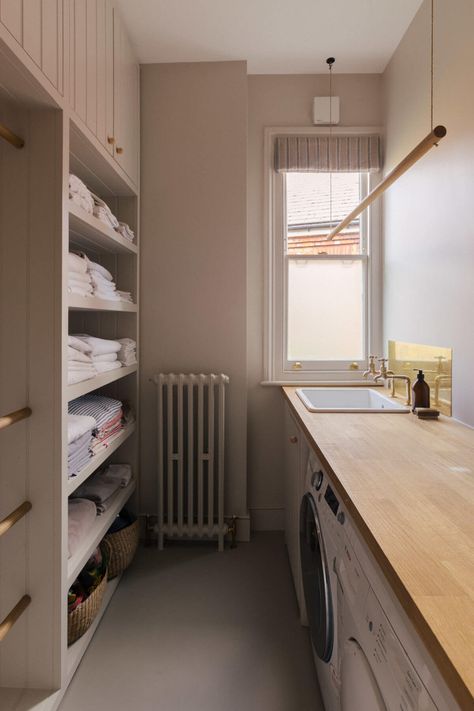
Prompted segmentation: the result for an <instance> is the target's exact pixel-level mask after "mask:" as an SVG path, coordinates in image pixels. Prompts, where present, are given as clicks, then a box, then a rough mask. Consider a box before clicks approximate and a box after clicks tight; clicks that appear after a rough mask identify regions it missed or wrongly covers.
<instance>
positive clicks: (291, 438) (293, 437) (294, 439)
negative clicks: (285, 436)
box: [290, 435, 298, 444]
mask: <svg viewBox="0 0 474 711" xmlns="http://www.w3.org/2000/svg"><path fill="white" fill-rule="evenodd" d="M297 441H298V437H297V436H296V435H292V436H291V437H290V442H291V444H296V443H297Z"/></svg>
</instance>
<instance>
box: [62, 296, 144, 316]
mask: <svg viewBox="0 0 474 711" xmlns="http://www.w3.org/2000/svg"><path fill="white" fill-rule="evenodd" d="M68 306H69V308H70V309H71V310H72V311H128V312H132V313H136V312H137V311H138V306H137V305H136V304H131V303H130V302H129V301H111V300H108V299H97V298H96V297H95V296H79V295H78V294H69V295H68Z"/></svg>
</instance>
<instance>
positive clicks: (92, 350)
mask: <svg viewBox="0 0 474 711" xmlns="http://www.w3.org/2000/svg"><path fill="white" fill-rule="evenodd" d="M74 338H76V339H77V340H79V341H81V342H82V343H84V344H85V345H86V346H87V348H88V349H89V350H88V354H89V355H90V358H91V361H92V365H93V367H94V368H95V371H96V373H97V374H98V373H106V372H108V371H109V370H116V369H117V368H121V367H122V363H121V362H120V361H119V360H118V358H117V353H118V352H119V351H120V349H121V347H122V344H121V343H119V342H118V341H109V340H108V339H107V338H96V337H95V336H89V335H87V334H86V333H80V334H77V335H75V336H74Z"/></svg>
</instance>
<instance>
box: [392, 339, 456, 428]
mask: <svg viewBox="0 0 474 711" xmlns="http://www.w3.org/2000/svg"><path fill="white" fill-rule="evenodd" d="M388 360H389V368H390V370H393V372H394V373H397V374H400V375H408V376H409V378H410V380H411V381H412V383H413V382H414V381H415V380H416V372H415V369H416V370H420V369H421V370H423V372H424V373H425V380H426V382H427V383H428V385H429V386H430V399H431V407H436V408H437V409H438V410H439V411H440V412H442V413H443V415H449V416H451V414H452V365H453V350H452V348H441V347H438V346H424V345H422V344H420V343H403V342H402V341H389V342H388ZM404 387H405V386H404V384H403V383H400V382H398V383H396V385H395V392H396V393H397V395H400V396H401V397H403V395H404Z"/></svg>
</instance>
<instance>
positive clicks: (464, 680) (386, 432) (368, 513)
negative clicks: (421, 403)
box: [283, 387, 474, 709]
mask: <svg viewBox="0 0 474 711" xmlns="http://www.w3.org/2000/svg"><path fill="white" fill-rule="evenodd" d="M283 391H284V394H285V396H286V398H287V400H288V401H289V403H290V405H291V408H292V410H293V412H294V414H295V415H296V417H297V419H298V421H299V423H300V425H301V427H302V429H303V430H304V431H305V432H306V434H307V436H308V439H309V442H310V444H313V446H314V448H315V450H316V452H317V454H318V456H319V457H320V459H322V461H323V463H324V464H325V465H326V467H327V469H328V471H329V473H330V474H331V475H332V478H333V480H334V484H335V487H336V488H337V490H338V493H339V495H340V497H341V499H342V500H343V502H344V504H345V506H346V508H347V509H348V511H349V513H350V514H351V515H352V517H353V519H354V521H355V523H356V524H357V526H358V528H359V530H360V533H361V535H362V537H363V538H364V540H365V541H366V543H367V546H368V547H369V548H370V550H371V552H372V554H373V555H374V557H375V558H376V560H377V561H378V563H379V565H380V567H381V568H382V570H383V572H384V574H385V576H386V578H387V579H388V581H389V583H390V585H391V587H392V588H393V590H394V592H395V594H396V595H397V597H398V599H399V600H400V602H401V604H402V606H403V607H404V609H405V611H406V613H407V614H408V616H409V618H410V619H411V620H412V622H413V624H414V626H415V628H416V629H417V631H418V633H419V635H420V637H421V638H422V640H423V641H424V643H425V645H426V647H427V648H428V650H429V651H430V653H431V655H432V657H433V660H434V661H435V662H436V664H437V666H438V667H439V670H440V672H441V674H442V676H443V677H444V679H445V681H446V683H447V684H448V686H449V688H450V689H451V692H452V693H453V695H454V697H455V698H456V699H457V701H458V703H459V705H460V706H461V708H462V709H472V708H474V703H473V695H474V431H473V430H472V429H470V428H469V427H465V426H463V425H461V424H459V423H456V422H454V421H453V420H451V419H449V418H446V417H442V418H440V419H439V420H438V421H422V420H419V419H418V418H417V417H415V416H414V415H412V414H411V413H410V414H400V413H397V414H385V413H383V414H379V413H354V414H350V413H311V412H308V410H307V409H306V408H305V406H304V405H303V403H302V402H301V400H300V399H299V397H298V395H297V394H296V388H294V387H285V388H283Z"/></svg>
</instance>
